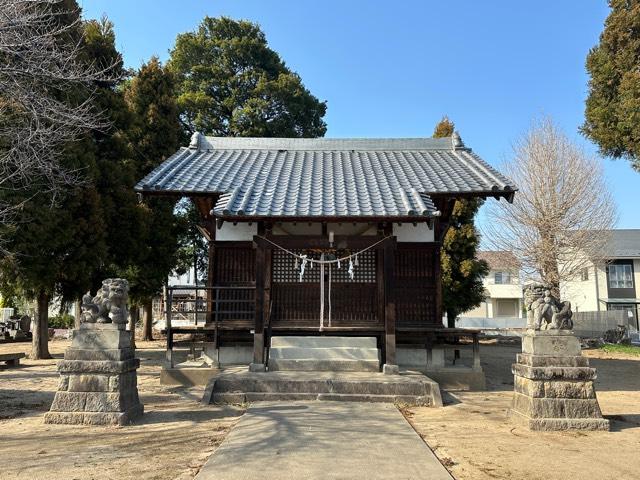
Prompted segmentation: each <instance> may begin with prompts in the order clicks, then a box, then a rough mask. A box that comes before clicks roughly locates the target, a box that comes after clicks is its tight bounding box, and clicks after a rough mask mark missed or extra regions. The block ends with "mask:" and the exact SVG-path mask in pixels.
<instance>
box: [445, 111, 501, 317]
mask: <svg viewBox="0 0 640 480" xmlns="http://www.w3.org/2000/svg"><path fill="white" fill-rule="evenodd" d="M454 130H455V125H454V123H453V122H452V121H451V120H449V118H448V117H446V116H445V117H443V118H442V120H440V122H439V123H438V124H437V125H436V128H435V130H434V132H433V137H434V138H442V137H450V136H451V135H453V132H454ZM481 205H482V200H480V199H475V198H474V199H459V200H456V201H455V204H454V206H453V211H452V212H451V219H450V223H449V228H448V230H447V233H446V234H445V236H444V240H443V242H442V248H441V250H440V267H441V268H440V270H441V281H442V305H443V309H444V311H445V312H446V313H447V325H448V327H449V328H454V327H455V326H456V318H457V317H458V315H460V314H461V313H463V312H466V311H467V310H470V309H472V308H474V307H477V306H478V305H480V303H481V302H482V301H483V300H484V298H485V293H484V285H483V284H482V279H483V277H484V276H486V275H487V274H488V273H489V266H488V265H487V263H486V262H485V261H484V260H478V259H477V258H476V253H477V250H478V246H479V244H480V239H479V235H478V232H477V230H476V227H475V225H474V218H475V216H476V214H477V213H478V209H479V208H480V206H481Z"/></svg>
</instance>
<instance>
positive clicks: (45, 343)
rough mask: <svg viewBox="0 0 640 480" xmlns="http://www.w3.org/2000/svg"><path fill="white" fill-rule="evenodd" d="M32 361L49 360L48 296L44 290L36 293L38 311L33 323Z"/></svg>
mask: <svg viewBox="0 0 640 480" xmlns="http://www.w3.org/2000/svg"><path fill="white" fill-rule="evenodd" d="M30 358H32V359H33V360H41V359H45V358H51V354H50V353H49V295H47V293H46V292H45V291H44V290H40V293H38V309H37V312H36V319H35V322H33V339H32V342H31V355H30Z"/></svg>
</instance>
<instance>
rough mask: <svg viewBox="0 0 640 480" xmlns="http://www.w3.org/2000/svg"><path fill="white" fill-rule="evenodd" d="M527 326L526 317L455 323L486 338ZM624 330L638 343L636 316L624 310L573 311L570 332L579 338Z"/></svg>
mask: <svg viewBox="0 0 640 480" xmlns="http://www.w3.org/2000/svg"><path fill="white" fill-rule="evenodd" d="M526 325H527V319H526V318H513V317H496V318H485V317H461V318H459V319H458V320H457V321H456V327H459V328H478V329H481V330H483V331H484V333H485V334H486V335H521V334H522V333H523V332H524V331H525V329H526ZM619 326H623V327H625V329H626V331H627V334H628V336H629V338H630V339H631V341H633V342H634V343H636V342H640V334H639V332H638V323H637V320H636V319H635V317H633V316H629V315H628V314H627V312H626V311H623V310H603V311H600V312H574V313H573V331H574V333H575V334H576V336H578V337H581V338H602V337H604V334H605V332H606V331H608V330H615V329H616V328H618V327H619Z"/></svg>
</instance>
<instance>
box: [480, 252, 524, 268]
mask: <svg viewBox="0 0 640 480" xmlns="http://www.w3.org/2000/svg"><path fill="white" fill-rule="evenodd" d="M478 258H479V259H480V260H484V261H485V262H487V263H488V264H489V268H490V269H491V270H501V269H504V270H519V269H520V264H519V262H518V260H517V259H516V256H515V255H514V254H513V252H509V251H503V250H484V251H480V252H478Z"/></svg>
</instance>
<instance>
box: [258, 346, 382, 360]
mask: <svg viewBox="0 0 640 480" xmlns="http://www.w3.org/2000/svg"><path fill="white" fill-rule="evenodd" d="M269 357H270V358H271V359H284V360H372V361H376V362H377V361H378V360H379V358H378V349H377V348H359V347H331V348H306V347H271V349H270V350H269Z"/></svg>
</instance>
